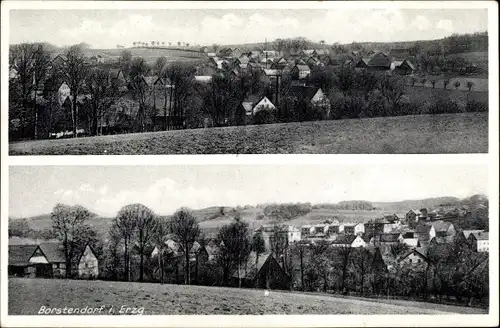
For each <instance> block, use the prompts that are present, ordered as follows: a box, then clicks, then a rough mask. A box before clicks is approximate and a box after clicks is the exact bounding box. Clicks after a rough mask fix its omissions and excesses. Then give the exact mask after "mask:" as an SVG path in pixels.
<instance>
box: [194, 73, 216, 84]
mask: <svg viewBox="0 0 500 328" xmlns="http://www.w3.org/2000/svg"><path fill="white" fill-rule="evenodd" d="M194 80H195V81H196V82H199V83H210V82H212V76H211V75H208V76H206V75H198V76H195V77H194Z"/></svg>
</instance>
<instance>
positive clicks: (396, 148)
mask: <svg viewBox="0 0 500 328" xmlns="http://www.w3.org/2000/svg"><path fill="white" fill-rule="evenodd" d="M9 151H10V154H11V155H64V154H73V155H83V154H89V155H102V154H109V155H113V154H114V155H145V154H149V155H159V154H346V153H347V154H393V153H396V154H397V153H399V154H416V153H430V154H433V153H484V152H487V151H488V113H463V114H443V115H416V116H400V117H379V118H366V119H352V120H338V121H320V122H302V123H288V124H270V125H252V126H244V127H228V128H212V129H194V130H182V131H167V132H151V133H136V134H124V135H113V136H98V137H88V138H78V139H63V140H38V141H26V142H15V143H11V144H10V145H9Z"/></svg>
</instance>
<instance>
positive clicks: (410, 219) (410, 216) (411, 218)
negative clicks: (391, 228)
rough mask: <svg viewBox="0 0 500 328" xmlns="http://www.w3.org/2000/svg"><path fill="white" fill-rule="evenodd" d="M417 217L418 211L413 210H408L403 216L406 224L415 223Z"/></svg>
mask: <svg viewBox="0 0 500 328" xmlns="http://www.w3.org/2000/svg"><path fill="white" fill-rule="evenodd" d="M419 215H420V211H419V210H413V209H412V210H409V211H408V212H407V213H406V214H405V220H406V223H407V224H412V223H417V222H418V217H419Z"/></svg>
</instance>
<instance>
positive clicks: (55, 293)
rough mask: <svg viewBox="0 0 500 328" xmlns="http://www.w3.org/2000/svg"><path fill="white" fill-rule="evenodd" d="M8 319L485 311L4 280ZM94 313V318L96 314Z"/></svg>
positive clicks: (142, 286)
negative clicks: (81, 313) (79, 313)
mask: <svg viewBox="0 0 500 328" xmlns="http://www.w3.org/2000/svg"><path fill="white" fill-rule="evenodd" d="M8 289H9V293H8V303H9V304H8V313H9V315H36V314H37V313H38V311H39V310H40V307H41V306H45V307H46V308H48V307H50V308H64V307H74V308H83V307H85V306H88V307H98V308H100V307H101V306H104V307H105V310H103V312H101V314H109V311H110V309H111V307H113V309H112V310H111V311H113V312H112V313H113V314H119V313H118V311H119V310H120V308H121V307H122V306H123V305H124V306H126V307H137V308H138V307H143V308H144V313H143V314H145V315H154V314H156V315H158V314H452V313H461V314H476V313H478V314H479V313H486V311H485V310H481V309H475V308H466V307H459V306H450V305H438V304H428V303H421V302H410V301H401V300H399V301H391V300H386V301H384V302H376V301H371V300H368V299H362V298H338V297H334V296H330V295H325V294H312V293H293V292H281V291H271V292H270V293H269V295H268V296H265V295H264V291H263V290H258V289H237V288H223V287H205V286H183V285H159V284H152V283H127V282H108V281H83V280H58V279H23V278H9V282H8ZM96 314H98V313H96Z"/></svg>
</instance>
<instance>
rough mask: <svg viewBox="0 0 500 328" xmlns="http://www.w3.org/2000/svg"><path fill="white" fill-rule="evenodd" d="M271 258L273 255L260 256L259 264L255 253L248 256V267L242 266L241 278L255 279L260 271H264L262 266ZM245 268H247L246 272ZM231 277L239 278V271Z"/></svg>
mask: <svg viewBox="0 0 500 328" xmlns="http://www.w3.org/2000/svg"><path fill="white" fill-rule="evenodd" d="M270 257H272V255H271V254H270V253H269V254H259V259H258V262H257V261H256V260H257V258H256V255H255V252H252V253H250V255H249V256H248V259H247V263H246V265H245V266H242V267H241V268H240V276H241V278H244V279H254V278H255V276H256V275H257V274H258V273H259V271H260V270H261V269H262V266H263V265H264V264H265V263H266V261H267V260H268V259H269V258H270ZM255 262H257V263H255ZM245 268H246V272H245ZM231 276H232V277H234V278H238V269H236V270H235V271H234V272H233V274H232V275H231Z"/></svg>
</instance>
